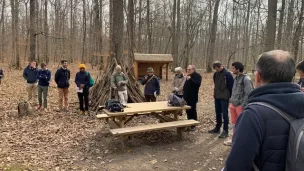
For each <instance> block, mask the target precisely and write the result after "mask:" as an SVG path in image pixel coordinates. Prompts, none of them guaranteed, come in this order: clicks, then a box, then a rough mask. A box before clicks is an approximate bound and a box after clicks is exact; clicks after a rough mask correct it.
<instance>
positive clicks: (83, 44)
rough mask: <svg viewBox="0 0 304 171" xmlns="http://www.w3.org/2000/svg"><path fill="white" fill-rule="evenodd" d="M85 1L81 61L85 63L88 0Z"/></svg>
mask: <svg viewBox="0 0 304 171" xmlns="http://www.w3.org/2000/svg"><path fill="white" fill-rule="evenodd" d="M82 3H83V9H82V22H83V25H82V29H83V31H82V33H83V37H82V53H81V62H82V63H84V62H85V59H84V57H85V55H86V54H85V52H86V50H85V49H86V38H87V17H86V0H83V1H82Z"/></svg>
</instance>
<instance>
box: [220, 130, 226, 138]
mask: <svg viewBox="0 0 304 171" xmlns="http://www.w3.org/2000/svg"><path fill="white" fill-rule="evenodd" d="M227 137H228V132H227V131H223V132H222V133H221V135H219V138H227Z"/></svg>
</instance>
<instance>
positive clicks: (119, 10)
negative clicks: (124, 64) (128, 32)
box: [111, 0, 124, 61]
mask: <svg viewBox="0 0 304 171" xmlns="http://www.w3.org/2000/svg"><path fill="white" fill-rule="evenodd" d="M112 10H113V11H112V13H113V35H112V37H113V38H112V40H113V42H112V44H113V45H112V49H111V52H113V53H114V54H115V57H116V58H117V59H118V60H119V61H123V30H124V14H123V0H114V1H113V8H112Z"/></svg>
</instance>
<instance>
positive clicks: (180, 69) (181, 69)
mask: <svg viewBox="0 0 304 171" xmlns="http://www.w3.org/2000/svg"><path fill="white" fill-rule="evenodd" d="M174 71H175V72H182V71H183V68H182V67H176V68H175V69H174Z"/></svg>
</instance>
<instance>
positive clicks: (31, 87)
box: [23, 61, 38, 105]
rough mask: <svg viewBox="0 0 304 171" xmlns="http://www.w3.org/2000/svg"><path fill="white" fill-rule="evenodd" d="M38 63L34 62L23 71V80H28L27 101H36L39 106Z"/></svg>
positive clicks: (35, 103)
mask: <svg viewBox="0 0 304 171" xmlns="http://www.w3.org/2000/svg"><path fill="white" fill-rule="evenodd" d="M37 75H38V69H37V62H36V61H32V62H31V63H30V64H29V65H28V66H27V67H26V68H25V69H24V71H23V78H24V79H25V80H26V91H27V100H28V101H29V102H30V101H31V100H32V99H33V100H34V105H37Z"/></svg>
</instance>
